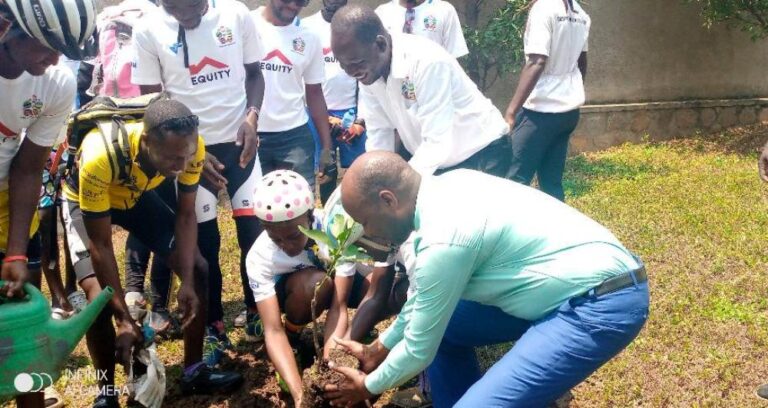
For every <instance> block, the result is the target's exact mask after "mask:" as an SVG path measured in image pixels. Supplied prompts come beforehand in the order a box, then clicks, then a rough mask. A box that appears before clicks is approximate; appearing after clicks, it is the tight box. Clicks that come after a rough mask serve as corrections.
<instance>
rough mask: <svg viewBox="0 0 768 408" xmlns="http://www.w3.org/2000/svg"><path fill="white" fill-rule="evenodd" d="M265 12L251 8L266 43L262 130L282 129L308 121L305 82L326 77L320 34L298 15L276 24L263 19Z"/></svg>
mask: <svg viewBox="0 0 768 408" xmlns="http://www.w3.org/2000/svg"><path fill="white" fill-rule="evenodd" d="M264 11H265V8H264V7H259V8H258V9H256V10H253V11H251V16H252V18H253V20H254V21H255V23H256V29H257V30H258V31H259V35H260V36H261V39H262V41H263V43H264V54H262V58H261V71H262V72H263V73H264V83H265V89H264V104H263V106H262V109H261V113H260V114H259V131H262V132H283V131H286V130H290V129H294V128H297V127H299V126H301V125H303V124H305V123H307V121H308V120H309V115H307V112H306V110H305V109H304V95H305V94H306V92H305V84H306V85H313V84H321V83H322V82H323V80H324V79H325V68H324V66H323V65H324V62H323V50H322V46H321V45H320V38H318V36H317V34H315V32H314V31H312V30H310V29H309V27H307V26H306V24H304V23H303V21H302V20H301V19H299V18H298V17H297V18H296V19H294V20H293V22H292V23H291V24H288V25H286V26H276V25H274V24H272V23H270V22H269V21H267V20H266V19H265V18H264Z"/></svg>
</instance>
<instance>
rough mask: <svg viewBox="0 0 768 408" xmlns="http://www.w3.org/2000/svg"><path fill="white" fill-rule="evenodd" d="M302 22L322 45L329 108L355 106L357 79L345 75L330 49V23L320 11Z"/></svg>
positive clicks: (337, 108)
mask: <svg viewBox="0 0 768 408" xmlns="http://www.w3.org/2000/svg"><path fill="white" fill-rule="evenodd" d="M304 24H305V25H306V26H307V27H309V28H310V29H312V30H313V31H314V32H315V33H316V34H317V36H318V37H319V38H320V43H321V44H322V46H323V61H325V82H323V95H324V96H325V103H326V104H327V105H328V109H329V110H341V109H349V108H353V107H355V105H356V104H357V101H356V100H355V99H356V98H355V93H356V90H357V80H355V78H352V77H351V76H349V75H347V73H346V72H344V70H343V69H341V64H339V62H338V61H337V60H336V57H335V56H334V55H333V50H331V23H329V22H327V21H325V19H324V18H323V14H322V12H319V11H318V12H317V14H314V15H312V16H310V17H307V18H306V19H305V20H304Z"/></svg>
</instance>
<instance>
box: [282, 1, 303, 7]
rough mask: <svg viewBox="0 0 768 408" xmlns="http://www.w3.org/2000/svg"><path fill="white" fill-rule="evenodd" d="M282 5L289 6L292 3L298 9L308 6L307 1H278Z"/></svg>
mask: <svg viewBox="0 0 768 408" xmlns="http://www.w3.org/2000/svg"><path fill="white" fill-rule="evenodd" d="M280 2H281V3H283V4H289V3H293V4H295V5H297V6H299V7H307V6H308V5H309V0H280Z"/></svg>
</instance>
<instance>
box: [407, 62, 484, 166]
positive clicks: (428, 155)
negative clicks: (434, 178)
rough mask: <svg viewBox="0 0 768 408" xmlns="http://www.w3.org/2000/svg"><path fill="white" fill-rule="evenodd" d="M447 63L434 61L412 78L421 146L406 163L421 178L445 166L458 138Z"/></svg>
mask: <svg viewBox="0 0 768 408" xmlns="http://www.w3.org/2000/svg"><path fill="white" fill-rule="evenodd" d="M450 62H452V63H454V64H455V63H456V62H455V61H450ZM450 62H449V61H435V62H432V63H429V64H426V65H425V66H424V67H423V68H420V69H419V71H418V72H416V73H415V75H413V78H414V83H413V86H414V90H415V93H416V101H417V103H418V109H417V111H416V119H417V121H418V123H419V125H420V130H421V132H420V133H421V145H419V148H418V149H416V151H415V152H412V153H413V157H411V160H410V161H409V162H408V163H409V164H410V165H411V166H412V167H413V168H414V169H416V171H418V172H419V173H420V174H421V175H422V176H431V175H432V174H434V173H435V170H437V169H439V168H440V167H442V166H443V165H444V164H445V163H447V162H448V160H449V159H450V156H451V152H453V150H454V146H455V144H456V142H457V140H456V139H457V138H458V135H455V134H454V133H453V120H454V113H455V112H454V108H453V95H452V92H451V88H452V86H451V82H452V74H451V64H450ZM465 136H466V137H469V135H465Z"/></svg>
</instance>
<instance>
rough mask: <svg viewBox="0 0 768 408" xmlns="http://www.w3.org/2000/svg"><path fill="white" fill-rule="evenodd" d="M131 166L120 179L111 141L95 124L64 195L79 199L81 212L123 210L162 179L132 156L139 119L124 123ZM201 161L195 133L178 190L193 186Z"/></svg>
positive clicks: (202, 151)
mask: <svg viewBox="0 0 768 408" xmlns="http://www.w3.org/2000/svg"><path fill="white" fill-rule="evenodd" d="M125 129H126V131H127V132H128V138H127V141H128V145H129V152H130V162H131V169H130V171H129V172H128V174H129V175H130V180H120V177H119V175H120V171H119V169H118V168H117V166H118V164H117V159H116V154H115V151H114V149H115V144H114V143H112V141H111V140H110V139H109V138H106V139H105V138H104V137H102V135H101V132H100V131H99V129H98V128H96V129H94V130H92V131H90V132H89V133H88V134H87V135H85V138H83V142H82V144H81V145H80V149H79V150H78V152H77V157H76V160H77V162H76V163H77V164H76V165H75V167H74V169H73V172H72V174H71V175H70V176H69V177H67V180H66V183H65V184H64V189H63V190H64V197H65V198H66V199H67V200H70V201H76V202H79V203H80V209H81V210H82V211H83V215H90V216H98V215H106V213H108V212H109V210H110V209H118V210H127V209H130V208H132V207H133V206H134V205H136V202H138V201H139V198H140V197H141V195H142V194H143V193H145V192H147V191H150V190H152V189H154V188H156V187H157V186H159V185H160V183H162V182H163V180H165V177H164V176H162V175H161V174H159V173H155V174H153V175H151V176H150V175H148V174H146V173H145V172H144V169H142V168H141V163H139V161H138V160H136V157H137V156H138V154H139V146H140V142H141V134H142V132H143V131H144V126H143V124H142V123H140V122H137V123H126V124H125ZM105 141H106V142H105ZM204 161H205V143H204V142H203V138H202V137H200V136H198V137H197V152H196V153H195V158H194V159H193V160H192V161H191V162H189V164H188V165H187V168H186V169H184V171H183V172H182V173H181V175H179V177H178V179H177V182H178V186H179V190H181V191H190V190H194V189H195V188H197V184H198V183H199V182H200V174H201V173H202V170H203V163H204Z"/></svg>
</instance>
